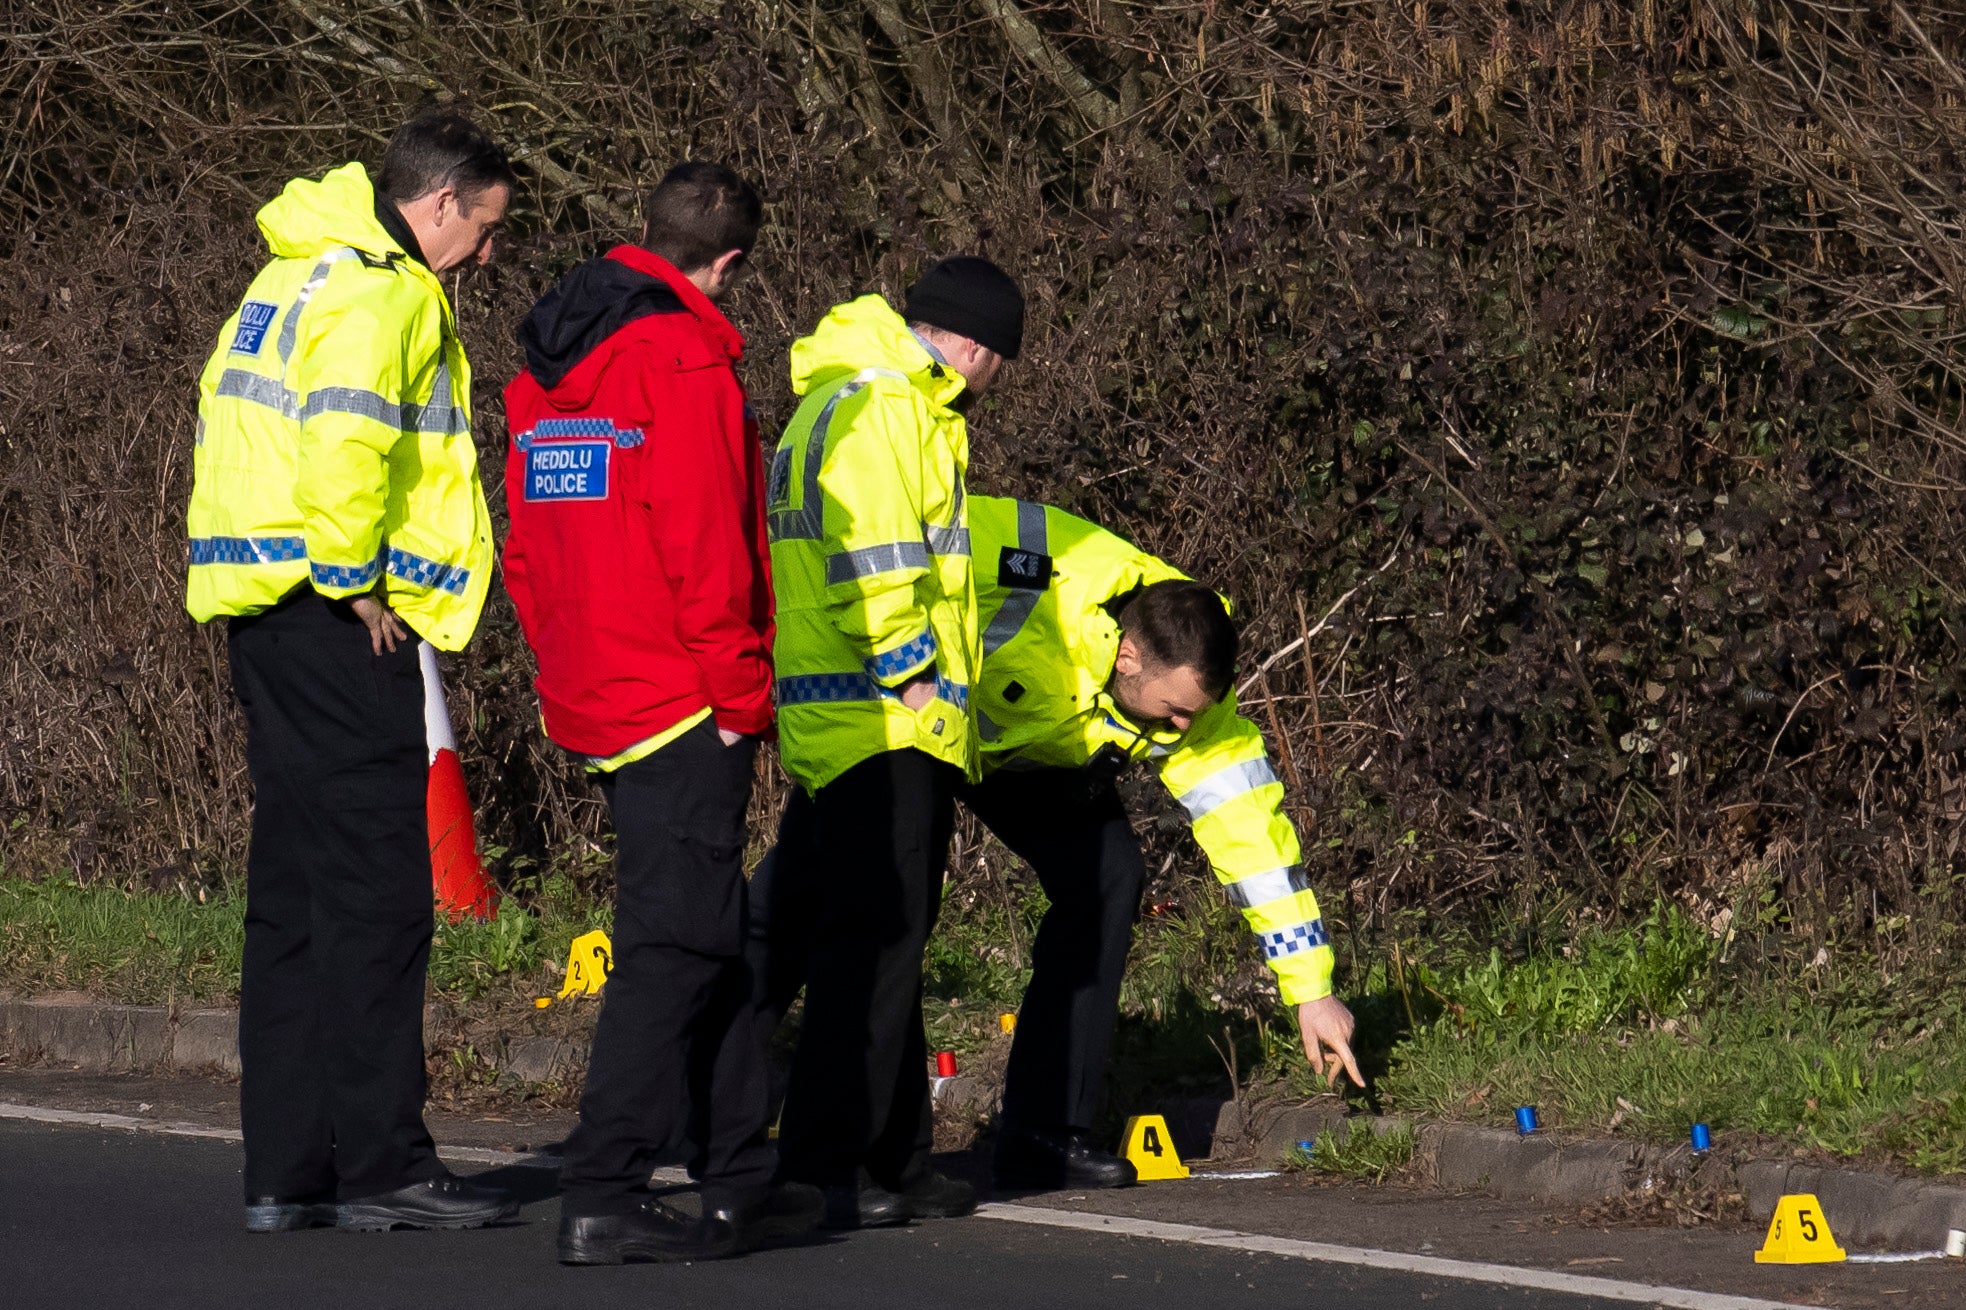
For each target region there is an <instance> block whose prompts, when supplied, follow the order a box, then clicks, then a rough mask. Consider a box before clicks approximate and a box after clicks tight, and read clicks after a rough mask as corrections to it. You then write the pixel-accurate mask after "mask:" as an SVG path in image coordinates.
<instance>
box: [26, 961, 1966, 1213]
mask: <svg viewBox="0 0 1966 1310" xmlns="http://www.w3.org/2000/svg"><path fill="white" fill-rule="evenodd" d="M448 1018H449V1016H448V1015H447V1014H446V1013H445V1012H444V1011H443V1009H442V1008H441V1007H439V1006H435V1005H433V1006H432V1007H431V1010H430V1011H429V1012H428V1013H427V1014H426V1023H425V1029H426V1032H427V1033H428V1034H429V1038H428V1041H429V1043H430V1045H431V1046H432V1048H433V1049H435V1048H436V1047H437V1046H438V1045H440V1044H441V1041H442V1037H441V1034H442V1032H443V1030H444V1027H445V1024H446V1021H447V1020H448ZM0 1054H5V1055H7V1056H9V1057H10V1058H12V1059H15V1060H19V1061H22V1062H45V1063H49V1064H66V1065H71V1066H74V1067H76V1068H79V1069H82V1070H84V1071H87V1072H91V1073H132V1072H138V1071H147V1070H160V1069H163V1070H169V1069H178V1070H187V1071H189V1070H214V1069H215V1070H218V1071H221V1072H224V1073H228V1074H235V1075H236V1074H237V1073H238V1071H239V1040H238V1012H237V1011H236V1010H226V1009H208V1008H198V1009H174V1008H171V1007H167V1006H160V1005H110V1004H104V1003H100V1002H96V1001H93V1000H91V999H90V998H88V997H86V996H82V995H79V994H75V993H58V994H55V995H52V996H38V997H31V998H23V997H16V996H12V995H7V994H4V993H0ZM481 1055H486V1056H487V1058H488V1060H489V1062H490V1063H491V1065H492V1066H493V1067H494V1068H495V1069H497V1070H498V1071H499V1072H500V1074H501V1075H502V1076H503V1077H505V1078H508V1079H510V1080H512V1081H515V1082H528V1083H537V1082H549V1081H563V1080H567V1079H570V1078H573V1077H578V1076H579V1074H580V1071H581V1070H582V1069H583V1068H584V1067H585V1065H586V1063H587V1049H586V1043H584V1042H581V1041H571V1040H567V1039H563V1038H557V1037H545V1036H514V1037H512V1038H510V1039H508V1040H506V1041H503V1042H500V1043H499V1044H498V1049H496V1050H494V1051H492V1052H489V1053H486V1052H481ZM998 1091H999V1089H998V1088H997V1087H996V1085H995V1084H994V1083H992V1082H987V1081H986V1080H982V1079H977V1078H972V1077H955V1078H948V1079H938V1080H936V1085H935V1099H936V1104H937V1106H938V1108H940V1109H943V1110H944V1111H945V1112H954V1113H958V1114H964V1115H971V1116H976V1117H979V1118H987V1117H989V1116H990V1115H992V1114H993V1113H995V1110H996V1105H997V1096H998ZM1158 1108H1160V1109H1161V1111H1162V1112H1163V1113H1164V1114H1165V1115H1166V1116H1167V1120H1168V1128H1169V1131H1170V1133H1171V1134H1172V1135H1173V1137H1174V1141H1175V1145H1176V1147H1177V1149H1179V1150H1180V1151H1181V1153H1182V1154H1183V1155H1184V1156H1188V1157H1190V1158H1207V1157H1210V1156H1215V1157H1235V1158H1241V1159H1255V1160H1259V1161H1261V1162H1263V1163H1265V1164H1273V1163H1276V1162H1278V1161H1281V1160H1282V1159H1283V1158H1284V1157H1285V1156H1286V1155H1287V1154H1288V1153H1289V1151H1290V1148H1291V1147H1293V1146H1295V1145H1296V1144H1297V1143H1298V1142H1301V1141H1310V1140H1313V1139H1315V1138H1316V1137H1317V1135H1318V1134H1319V1133H1320V1132H1322V1131H1324V1130H1326V1129H1328V1128H1332V1127H1334V1126H1336V1125H1338V1124H1340V1123H1343V1122H1346V1121H1347V1120H1348V1119H1351V1121H1352V1122H1353V1126H1354V1129H1355V1130H1356V1128H1358V1127H1360V1126H1368V1127H1370V1128H1371V1129H1372V1130H1373V1131H1375V1132H1382V1133H1383V1132H1385V1131H1387V1130H1389V1129H1390V1128H1392V1127H1394V1126H1396V1125H1400V1124H1405V1125H1406V1126H1408V1127H1410V1128H1412V1129H1413V1130H1414V1133H1415V1137H1416V1153H1415V1163H1416V1165H1417V1172H1418V1175H1419V1178H1420V1180H1421V1181H1423V1182H1425V1183H1428V1184H1431V1185H1433V1186H1437V1187H1441V1188H1445V1189H1448V1190H1452V1191H1480V1192H1486V1193H1489V1194H1492V1195H1496V1196H1501V1197H1504V1198H1508V1199H1514V1200H1524V1201H1537V1202H1543V1203H1548V1204H1553V1205H1583V1204H1588V1203H1590V1202H1593V1201H1601V1200H1612V1199H1616V1198H1619V1197H1625V1196H1630V1195H1633V1194H1642V1193H1644V1192H1645V1191H1648V1190H1650V1189H1652V1188H1654V1187H1658V1186H1665V1185H1670V1184H1672V1183H1674V1182H1677V1181H1680V1180H1684V1179H1686V1178H1688V1177H1689V1176H1691V1175H1692V1174H1693V1172H1694V1169H1695V1166H1696V1162H1695V1161H1694V1159H1693V1157H1692V1155H1691V1152H1690V1151H1689V1150H1688V1148H1686V1147H1685V1146H1678V1147H1672V1148H1663V1147H1658V1146H1649V1145H1645V1144H1641V1143H1635V1142H1623V1141H1618V1140H1616V1139H1607V1138H1595V1137H1567V1136H1564V1135H1562V1134H1559V1133H1537V1134H1534V1135H1532V1136H1528V1137H1523V1136H1519V1135H1517V1134H1516V1133H1513V1132H1509V1131H1506V1130H1503V1129H1497V1128H1482V1127H1477V1126H1475V1125H1470V1124H1452V1123H1418V1122H1412V1121H1407V1120H1402V1119H1398V1118H1379V1119H1358V1118H1356V1117H1354V1116H1349V1115H1348V1114H1347V1112H1346V1110H1345V1108H1344V1106H1343V1105H1342V1104H1341V1103H1339V1102H1338V1101H1337V1100H1335V1099H1334V1098H1329V1097H1327V1098H1321V1099H1319V1100H1317V1101H1312V1102H1308V1103H1303V1104H1297V1105H1276V1104H1268V1105H1248V1104H1245V1103H1244V1102H1242V1101H1239V1100H1233V1099H1229V1098H1224V1097H1209V1098H1191V1099H1188V1100H1184V1101H1175V1102H1170V1103H1168V1104H1166V1105H1163V1106H1161V1107H1158ZM1698 1173H1699V1178H1700V1181H1702V1182H1704V1183H1715V1184H1721V1185H1725V1186H1729V1187H1730V1188H1732V1189H1734V1190H1738V1191H1740V1192H1741V1193H1742V1195H1743V1196H1744V1197H1745V1198H1746V1201H1747V1206H1748V1211H1749V1214H1750V1215H1751V1216H1752V1217H1753V1218H1754V1219H1755V1220H1757V1221H1765V1220H1766V1219H1768V1218H1769V1216H1771V1215H1772V1214H1774V1212H1775V1203H1776V1202H1777V1201H1778V1200H1779V1199H1780V1198H1781V1197H1782V1196H1783V1195H1785V1194H1787V1193H1791V1192H1812V1193H1814V1194H1815V1196H1816V1197H1817V1199H1818V1200H1819V1201H1821V1202H1822V1205H1823V1211H1824V1213H1825V1214H1827V1215H1828V1216H1829V1217H1830V1221H1831V1223H1832V1225H1833V1226H1834V1229H1835V1232H1836V1235H1837V1237H1838V1238H1839V1239H1840V1240H1844V1241H1846V1242H1856V1243H1862V1244H1865V1245H1871V1246H1887V1247H1891V1248H1895V1249H1905V1250H1930V1249H1934V1248H1936V1247H1938V1246H1940V1245H1942V1244H1943V1242H1944V1239H1945V1235H1946V1231H1947V1230H1948V1229H1951V1228H1966V1186H1959V1185H1956V1184H1949V1183H1939V1182H1931V1181H1928V1180H1925V1179H1919V1178H1906V1177H1902V1176H1899V1175H1896V1174H1891V1173H1883V1172H1876V1171H1870V1170H1862V1169H1845V1168H1838V1167H1836V1166H1831V1165H1821V1164H1814V1163H1806V1162H1801V1161H1792V1160H1766V1159H1759V1160H1757V1159H1735V1158H1732V1157H1728V1156H1726V1155H1725V1154H1724V1153H1723V1152H1715V1153H1714V1155H1713V1156H1712V1157H1710V1158H1709V1159H1707V1160H1706V1161H1704V1162H1699V1163H1698Z"/></svg>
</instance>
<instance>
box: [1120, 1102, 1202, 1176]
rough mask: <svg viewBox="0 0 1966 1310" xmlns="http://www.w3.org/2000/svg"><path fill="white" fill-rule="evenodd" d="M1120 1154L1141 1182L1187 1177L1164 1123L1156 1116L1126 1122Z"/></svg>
mask: <svg viewBox="0 0 1966 1310" xmlns="http://www.w3.org/2000/svg"><path fill="white" fill-rule="evenodd" d="M1120 1154H1121V1155H1123V1156H1125V1157H1126V1158H1127V1160H1128V1161H1129V1162H1130V1163H1131V1164H1132V1165H1133V1168H1134V1170H1135V1171H1136V1172H1137V1173H1138V1174H1139V1175H1140V1181H1141V1182H1143V1183H1150V1182H1155V1181H1158V1180H1160V1179H1163V1178H1186V1177H1187V1176H1188V1166H1187V1165H1185V1164H1182V1163H1181V1157H1180V1156H1179V1155H1177V1154H1176V1153H1175V1151H1174V1138H1173V1136H1172V1135H1171V1134H1170V1133H1169V1132H1168V1131H1167V1120H1165V1119H1163V1118H1161V1117H1160V1116H1159V1115H1157V1114H1136V1115H1134V1116H1133V1117H1132V1118H1131V1119H1128V1120H1127V1121H1126V1136H1125V1138H1124V1139H1123V1142H1122V1145H1121V1147H1120Z"/></svg>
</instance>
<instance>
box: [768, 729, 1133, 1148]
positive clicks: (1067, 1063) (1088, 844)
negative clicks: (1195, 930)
mask: <svg viewBox="0 0 1966 1310" xmlns="http://www.w3.org/2000/svg"><path fill="white" fill-rule="evenodd" d="M956 794H957V795H958V796H959V797H960V798H961V799H962V800H963V802H964V803H965V804H966V805H968V806H969V807H970V810H971V812H972V813H974V814H975V815H976V816H977V818H979V819H981V820H982V821H983V823H984V825H985V826H986V827H988V828H989V829H990V831H991V832H993V833H995V834H996V835H997V837H998V839H999V840H1001V841H1002V842H1003V843H1004V844H1005V845H1006V846H1008V847H1010V849H1011V850H1012V851H1014V852H1015V853H1016V854H1017V855H1018V856H1019V857H1021V858H1022V859H1023V860H1024V861H1025V862H1026V863H1027V864H1029V865H1030V866H1031V868H1032V870H1033V871H1034V872H1035V873H1036V874H1037V877H1038V882H1039V885H1040V886H1042V887H1043V888H1044V891H1045V895H1046V897H1047V898H1048V899H1049V900H1050V902H1051V907H1050V909H1049V910H1047V911H1046V913H1045V917H1044V922H1043V923H1042V924H1041V925H1040V926H1039V928H1038V935H1037V939H1036V941H1035V942H1034V943H1033V944H1032V950H1031V963H1032V969H1031V981H1030V984H1029V986H1028V987H1027V988H1026V990H1025V993H1024V1003H1023V1006H1022V1007H1021V1009H1020V1011H1019V1014H1018V1020H1017V1035H1016V1037H1015V1039H1014V1040H1013V1041H1012V1044H1011V1052H1010V1066H1009V1069H1008V1071H1007V1073H1006V1079H1005V1085H1004V1102H1003V1120H1004V1123H1005V1124H1006V1125H1007V1126H1012V1127H1022V1128H1031V1129H1079V1130H1083V1129H1086V1128H1089V1127H1091V1125H1092V1122H1093V1118H1094V1116H1095V1115H1096V1114H1097V1113H1098V1110H1099V1102H1100V1098H1101V1096H1102V1094H1103V1091H1104V1087H1105V1078H1106V1063H1107V1060H1108V1058H1109V1057H1110V1055H1111V1052H1112V1042H1113V1026H1114V1023H1115V1021H1116V1019H1117V1017H1118V1013H1119V994H1120V981H1121V978H1122V977H1123V975H1124V973H1125V969H1126V955H1127V949H1128V947H1129V945H1130V944H1131V941H1132V934H1133V924H1134V921H1135V919H1136V918H1137V917H1138V914H1139V906H1140V894H1141V889H1142V887H1143V885H1144V883H1145V868H1144V866H1143V864H1142V861H1141V855H1140V843H1139V840H1138V839H1137V838H1136V837H1135V836H1134V835H1133V826H1132V824H1131V823H1130V822H1129V821H1128V820H1127V817H1126V810H1125V807H1124V806H1123V805H1122V804H1121V802H1120V799H1119V795H1118V792H1117V791H1116V790H1115V789H1114V786H1113V777H1112V775H1111V773H1109V772H1106V771H1104V770H1098V769H1091V768H1087V769H1033V770H1029V771H1017V772H1010V771H1005V772H1000V773H997V774H994V775H992V776H991V777H989V778H986V779H985V780H984V781H983V782H982V783H980V784H977V785H975V786H967V785H961V784H958V786H957V788H956ZM815 808H816V807H815V805H814V804H813V802H811V801H807V800H806V798H805V797H804V796H803V795H802V794H795V795H794V796H793V798H792V802H791V804H789V805H788V806H787V807H786V812H785V817H784V820H783V823H782V826H781V827H780V830H779V840H778V845H777V847H776V848H775V849H774V850H773V851H772V853H771V854H770V855H768V856H767V857H766V859H765V861H764V863H763V864H762V865H760V866H759V869H758V871H757V873H756V874H755V875H754V876H753V879H752V886H751V898H752V899H751V940H750V950H751V952H752V962H753V973H754V977H755V978H756V980H757V982H758V984H759V993H758V1001H757V1010H758V1018H759V1022H760V1024H761V1027H762V1031H763V1033H764V1034H765V1035H766V1036H767V1037H768V1036H769V1034H770V1032H771V1031H772V1030H774V1029H775V1028H776V1027H777V1025H778V1022H779V1020H780V1019H782V1018H783V1017H784V1014H785V1011H786V1010H787V1009H788V1008H790V1006H791V1004H792V1001H793V999H794V998H795V997H796V996H797V995H798V991H799V988H800V986H802V985H804V984H805V983H806V981H807V979H808V976H809V975H810V974H811V973H812V966H811V962H810V958H809V957H810V954H811V952H812V951H813V949H814V946H815V943H816V941H817V940H818V936H819V934H820V933H821V932H823V931H825V929H824V927H823V926H822V920H821V918H820V914H821V911H822V908H823V906H824V905H825V902H826V900H827V897H828V893H829V891H830V889H831V886H832V884H831V883H830V882H829V881H828V880H829V878H830V877H832V876H833V866H832V865H831V864H830V863H829V857H828V853H827V852H826V851H825V849H824V846H823V844H822V842H821V840H820V832H819V828H818V825H817V824H816V823H815ZM832 858H835V859H836V858H837V857H836V856H835V857H832ZM933 899H935V900H939V899H940V879H939V874H938V877H937V883H936V886H935V889H934V892H933ZM931 915H932V911H931ZM926 938H927V934H926V932H924V933H923V940H924V941H926ZM918 976H919V975H918ZM806 1005H807V1011H808V1016H809V1015H810V1010H811V1005H812V998H811V993H810V991H808V993H807V999H806ZM806 1022H807V1025H808V1028H809V1026H810V1024H811V1019H810V1017H808V1019H807V1021H806ZM913 1049H914V1048H911V1053H910V1058H911V1059H912V1060H913V1063H912V1064H910V1065H909V1066H908V1067H909V1068H910V1069H921V1070H923V1074H924V1076H923V1078H922V1080H921V1083H920V1084H919V1090H918V1091H917V1090H915V1089H913V1088H911V1089H910V1090H909V1097H910V1098H911V1099H902V1098H901V1097H899V1096H897V1097H896V1098H895V1099H894V1100H892V1101H891V1102H890V1108H889V1112H888V1113H889V1119H888V1121H887V1123H888V1127H887V1130H886V1131H887V1134H888V1136H889V1137H890V1138H893V1139H900V1138H903V1137H906V1136H910V1135H912V1137H913V1138H914V1140H915V1141H916V1142H917V1143H918V1144H919V1151H920V1158H921V1161H922V1162H925V1161H926V1155H927V1145H926V1143H927V1141H928V1128H927V1127H926V1126H925V1125H927V1124H928V1123H929V1113H930V1106H929V1099H928V1086H927V1079H926V1069H925V1064H926V1052H925V1051H923V1052H922V1053H921V1054H920V1055H919V1056H918V1057H917V1056H915V1055H914V1054H913ZM788 1111H789V1099H788ZM873 1122H874V1123H876V1124H878V1123H881V1122H882V1121H881V1120H879V1119H875V1120H874V1121H873ZM781 1138H782V1131H781ZM787 1158H788V1161H789V1159H790V1156H789V1155H788V1157H787ZM876 1177H879V1174H876Z"/></svg>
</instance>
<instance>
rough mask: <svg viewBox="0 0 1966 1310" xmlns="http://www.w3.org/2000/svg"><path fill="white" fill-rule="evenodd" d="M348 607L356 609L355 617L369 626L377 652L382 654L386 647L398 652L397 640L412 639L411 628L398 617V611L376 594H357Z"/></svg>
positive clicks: (392, 652)
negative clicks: (379, 598) (384, 602)
mask: <svg viewBox="0 0 1966 1310" xmlns="http://www.w3.org/2000/svg"><path fill="white" fill-rule="evenodd" d="M348 607H349V608H350V609H352V610H354V611H355V617H356V618H358V619H360V620H361V621H362V623H363V626H365V627H367V628H368V630H369V645H370V646H371V647H372V648H373V649H374V650H375V653H376V654H378V655H380V654H382V652H383V651H384V649H387V650H388V651H389V653H390V654H392V655H393V654H395V653H396V643H397V642H399V641H408V640H409V639H410V630H409V629H408V628H406V627H404V626H403V621H402V620H401V619H399V618H397V617H396V611H394V610H392V609H390V608H389V607H388V606H387V605H385V604H383V603H382V602H381V601H380V600H377V599H376V598H375V597H374V596H356V597H355V598H353V599H352V600H350V601H349V602H348Z"/></svg>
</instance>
